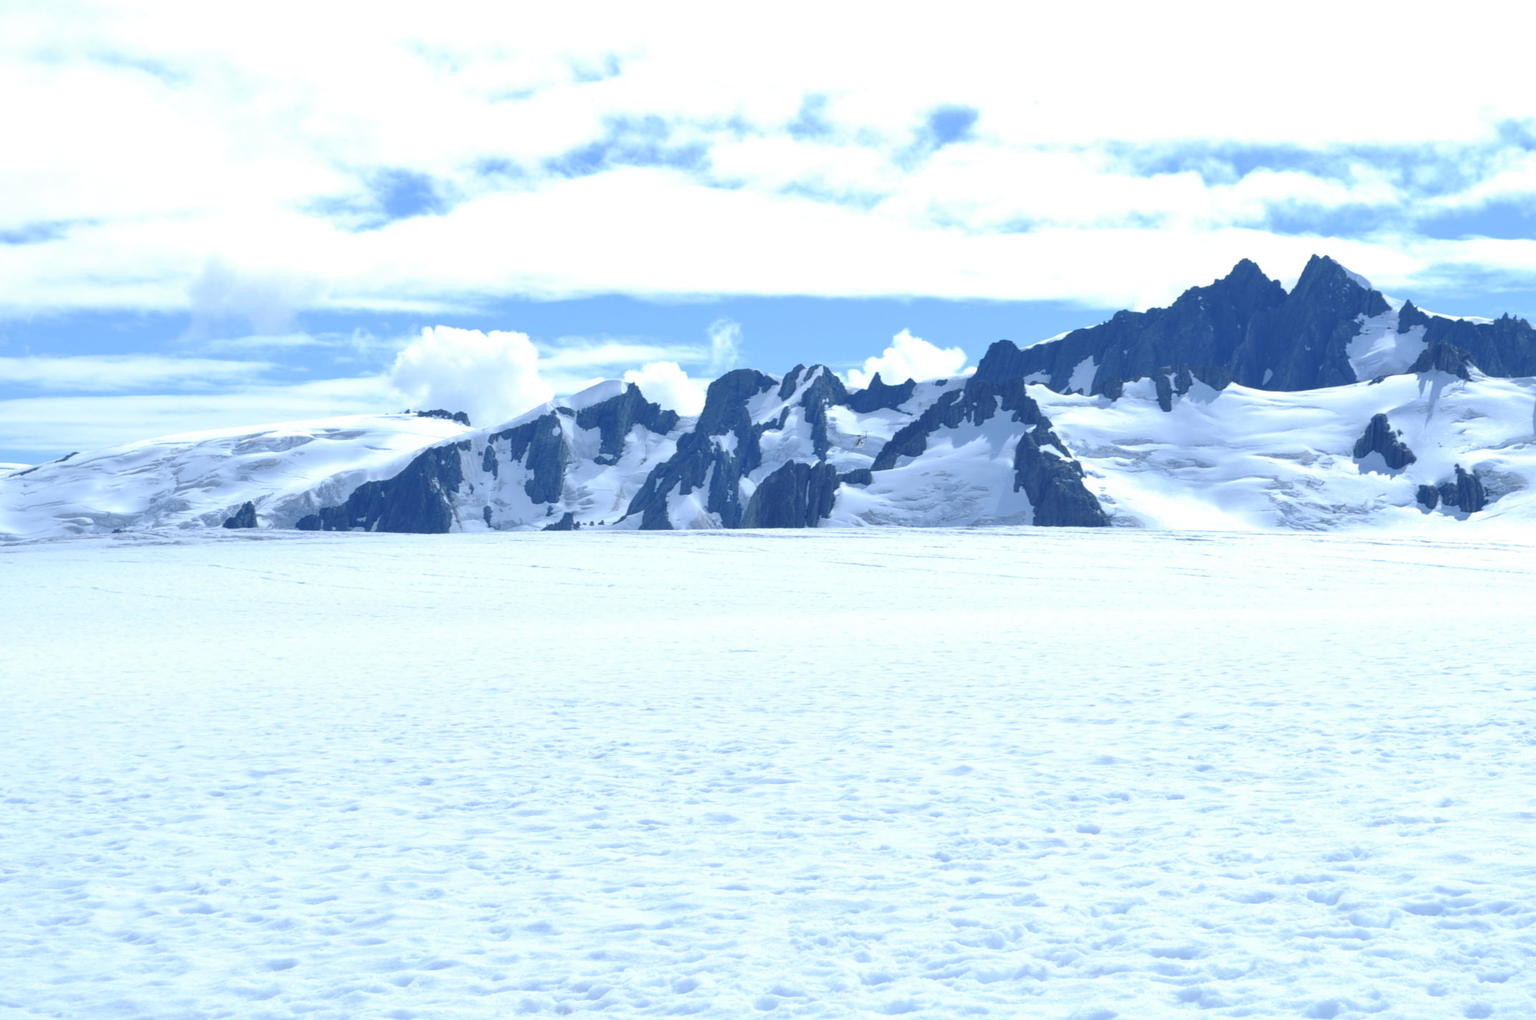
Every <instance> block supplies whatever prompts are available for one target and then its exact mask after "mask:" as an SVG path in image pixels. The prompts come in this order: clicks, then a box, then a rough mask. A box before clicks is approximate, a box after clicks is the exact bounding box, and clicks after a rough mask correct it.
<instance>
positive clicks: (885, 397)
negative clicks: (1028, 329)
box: [848, 341, 1011, 414]
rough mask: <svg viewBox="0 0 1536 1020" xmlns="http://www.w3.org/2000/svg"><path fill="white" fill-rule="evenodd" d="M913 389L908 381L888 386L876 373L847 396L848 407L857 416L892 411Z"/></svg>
mask: <svg viewBox="0 0 1536 1020" xmlns="http://www.w3.org/2000/svg"><path fill="white" fill-rule="evenodd" d="M1004 342H1005V343H1006V341H1004ZM1010 346H1011V345H1010ZM915 389H917V382H916V380H913V379H908V380H907V381H906V382H904V383H902V384H901V385H899V386H888V385H886V383H885V382H883V381H882V380H881V379H880V373H879V372H876V373H875V374H874V376H873V377H872V378H871V379H870V380H869V385H868V386H866V387H864V388H863V389H862V390H858V391H856V392H854V393H850V394H849V395H848V406H849V407H850V408H852V409H853V410H854V411H857V412H858V413H859V414H868V413H869V412H870V411H878V410H880V409H881V408H893V409H894V408H897V407H900V406H901V405H902V404H905V403H906V402H907V401H908V400H911V399H912V391H913V390H915Z"/></svg>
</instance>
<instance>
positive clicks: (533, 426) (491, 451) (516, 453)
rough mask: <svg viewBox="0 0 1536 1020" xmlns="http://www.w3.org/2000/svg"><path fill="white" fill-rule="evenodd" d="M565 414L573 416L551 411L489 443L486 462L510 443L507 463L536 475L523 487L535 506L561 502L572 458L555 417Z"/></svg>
mask: <svg viewBox="0 0 1536 1020" xmlns="http://www.w3.org/2000/svg"><path fill="white" fill-rule="evenodd" d="M630 388H631V389H633V388H634V387H630ZM637 392H638V391H637ZM619 399H623V398H622V397H620V398H619ZM610 403H611V401H610ZM599 406H602V405H599ZM651 406H652V407H654V406H655V405H654V404H652V405H651ZM561 413H564V414H567V415H569V414H571V412H570V411H567V410H565V409H564V408H562V409H560V410H558V411H551V412H550V413H549V414H545V415H540V416H539V417H537V418H535V419H533V420H532V421H529V422H524V423H523V424H521V425H517V426H514V427H513V428H509V429H504V430H503V431H501V432H496V433H493V434H492V435H491V436H490V437H488V439H487V442H486V448H485V449H486V452H485V459H486V460H493V459H495V453H496V452H497V451H496V450H495V447H496V444H497V443H506V455H507V459H508V460H516V461H522V463H523V466H525V467H527V468H528V469H529V471H531V472H532V476H531V477H530V478H529V479H528V481H526V482H524V483H523V490H524V491H525V492H527V493H528V498H529V499H531V500H533V501H534V502H535V503H553V502H554V501H555V500H557V499H559V498H560V490H561V487H562V486H563V485H564V482H565V466H566V463H567V461H568V459H569V457H568V455H567V453H566V448H565V436H564V434H563V433H562V432H561V430H560V422H559V421H558V420H557V419H556V417H555V415H557V414H561ZM628 431H629V430H628V429H625V430H624V432H628ZM623 435H624V433H619V436H620V444H621V446H620V449H622V441H623ZM604 438H605V439H606V438H607V437H606V436H605V437H604ZM490 470H491V472H492V473H493V474H495V473H496V468H495V467H494V465H493V466H492V467H491V469H490Z"/></svg>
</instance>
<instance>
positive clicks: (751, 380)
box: [696, 368, 778, 436]
mask: <svg viewBox="0 0 1536 1020" xmlns="http://www.w3.org/2000/svg"><path fill="white" fill-rule="evenodd" d="M777 382H778V380H777V379H775V378H773V376H771V375H764V374H763V373H761V372H759V371H757V370H756V369H751V368H738V369H736V370H735V371H731V372H727V373H725V374H724V375H722V376H721V377H720V378H718V379H716V380H715V381H714V382H712V383H710V384H709V389H708V390H706V391H705V393H704V410H703V411H702V412H700V414H699V423H698V425H697V427H696V431H697V432H699V433H700V434H701V435H706V436H717V435H722V434H724V433H726V432H729V431H731V429H732V428H734V427H735V426H736V425H737V424H738V423H746V424H750V420H749V418H748V415H747V408H746V404H747V401H749V400H751V399H752V398H753V397H755V396H757V395H758V394H759V393H765V392H767V391H768V390H771V389H773V387H774V385H775V384H776V383H777Z"/></svg>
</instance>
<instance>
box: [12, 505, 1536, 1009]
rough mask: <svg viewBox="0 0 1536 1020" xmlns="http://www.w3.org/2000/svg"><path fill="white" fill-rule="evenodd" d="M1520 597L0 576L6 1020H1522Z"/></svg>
mask: <svg viewBox="0 0 1536 1020" xmlns="http://www.w3.org/2000/svg"><path fill="white" fill-rule="evenodd" d="M1532 563H1536V547H1533V546H1532V545H1531V544H1530V543H1499V542H1494V541H1490V540H1488V539H1487V538H1486V537H1483V538H1481V539H1480V540H1478V541H1469V540H1467V539H1465V538H1462V539H1460V540H1439V539H1419V540H1415V541H1411V542H1405V541H1400V540H1398V539H1397V538H1396V537H1395V536H1394V537H1392V538H1389V539H1381V538H1378V537H1376V536H1369V535H1360V534H1353V535H1338V534H1326V535H1314V534H1295V533H1290V534H1284V533H1256V534H1201V535H1192V534H1188V533H1166V532H1145V531H1134V530H1130V529H1100V530H1098V531H1094V532H1089V531H1082V530H1078V529H1040V528H1035V529H1016V528H998V529H986V530H967V531H950V530H927V531H918V530H912V529H903V528H887V529H875V528H867V529H863V530H861V531H856V532H853V531H842V532H837V533H831V532H818V531H815V530H809V531H800V532H778V533H764V532H756V533H751V532H693V533H601V532H599V533H595V534H581V535H564V534H513V535H456V536H446V537H442V538H438V539H435V540H430V541H423V540H421V539H420V538H419V537H417V536H392V535H378V534H351V535H330V534H309V535H306V534H300V533H295V532H287V533H278V532H271V531H261V532H224V531H222V530H220V529H215V530H214V531H212V532H207V531H204V532H193V531H177V532H173V533H169V534H161V535H158V536H147V535H139V534H125V535H107V536H99V537H87V538H82V539H77V540H72V541H53V542H38V543H29V544H13V545H9V546H5V547H0V576H3V577H4V578H5V583H4V584H0V621H5V622H7V623H9V624H10V625H11V628H12V629H11V630H10V631H8V632H5V633H4V636H3V637H0V696H3V697H4V699H5V705H6V726H5V739H4V740H0V821H3V823H4V824H3V828H0V846H3V848H4V849H3V852H0V960H3V973H4V981H3V982H0V1015H4V1016H6V1017H39V1018H41V1017H67V1018H71V1020H73V1018H98V1017H179V1018H180V1017H185V1018H193V1017H199V1018H200V1017H242V1018H244V1017H272V1018H279V1017H299V1016H302V1017H310V1018H315V1020H343V1018H360V1017H367V1018H374V1017H379V1018H384V1017H405V1016H414V1017H423V1018H426V1017H431V1018H437V1017H449V1018H457V1020H480V1018H486V1020H490V1018H498V1020H499V1018H504V1017H513V1016H524V1015H528V1016H539V1017H552V1016H562V1015H574V1016H594V1015H602V1016H611V1017H651V1016H657V1017H659V1016H679V1015H693V1016H702V1017H733V1018H734V1017H750V1016H758V1015H767V1016H770V1017H778V1016H792V1017H805V1018H812V1017H815V1018H828V1020H832V1018H837V1020H841V1018H848V1017H870V1016H873V1017H881V1016H891V1015H901V1016H909V1017H925V1018H936V1020H937V1018H945V1020H947V1018H954V1017H990V1018H998V1020H1018V1018H1041V1020H1068V1018H1077V1020H1084V1018H1088V1017H1096V1018H1100V1020H1103V1018H1109V1017H1114V1018H1117V1020H1144V1018H1163V1017H1182V1016H1196V1015H1200V1016H1212V1017H1224V1018H1232V1017H1248V1018H1250V1020H1252V1018H1271V1017H1274V1018H1282V1017H1283V1018H1305V1017H1314V1018H1315V1017H1332V1018H1334V1020H1366V1018H1370V1017H1375V1018H1378V1020H1379V1018H1386V1017H1392V1018H1401V1020H1431V1018H1435V1020H1438V1018H1447V1017H1448V1018H1457V1020H1459V1018H1463V1017H1492V1018H1493V1020H1500V1018H1528V1017H1529V1016H1530V1015H1531V1004H1532V1002H1536V968H1533V967H1532V966H1531V960H1532V959H1533V958H1536V868H1533V867H1532V849H1531V848H1532V846H1533V845H1536V791H1533V788H1532V784H1531V775H1532V773H1533V769H1536V743H1533V740H1532V738H1533V734H1536V698H1533V693H1536V692H1533V689H1532V685H1531V681H1530V676H1531V663H1532V662H1533V661H1536V630H1533V629H1532V628H1531V627H1530V625H1529V618H1530V609H1531V606H1533V605H1536V574H1533V572H1532V570H1531V569H1530V566H1531V564H1532ZM125 592H129V593H132V597H125V595H124V593H125ZM706 610H707V621H701V613H702V612H705V611H706ZM83 630H86V631H88V633H89V636H90V638H91V640H88V641H84V640H81V637H80V636H81V634H82V632H83ZM104 649H106V650H110V651H109V652H104V651H103V650H104Z"/></svg>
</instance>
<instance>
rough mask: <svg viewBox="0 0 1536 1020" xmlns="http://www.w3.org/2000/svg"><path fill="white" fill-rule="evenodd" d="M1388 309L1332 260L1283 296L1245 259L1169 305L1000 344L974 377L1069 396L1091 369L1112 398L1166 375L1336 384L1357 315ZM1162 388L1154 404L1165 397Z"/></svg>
mask: <svg viewBox="0 0 1536 1020" xmlns="http://www.w3.org/2000/svg"><path fill="white" fill-rule="evenodd" d="M1387 310H1388V306H1387V303H1386V299H1385V298H1383V297H1382V296H1381V294H1379V293H1378V292H1376V291H1374V290H1371V289H1370V288H1369V287H1366V286H1363V285H1362V284H1361V283H1360V282H1359V280H1358V279H1357V278H1356V277H1354V276H1352V275H1351V274H1350V273H1349V272H1348V271H1347V270H1345V269H1344V267H1343V266H1341V265H1339V264H1338V263H1337V262H1335V261H1333V260H1332V259H1330V258H1326V257H1322V256H1313V257H1312V260H1311V261H1310V262H1308V263H1307V267H1306V269H1305V270H1304V271H1303V272H1302V274H1301V278H1300V279H1299V280H1298V281H1297V282H1296V288H1295V289H1294V290H1292V291H1291V292H1290V293H1289V294H1287V293H1286V292H1285V289H1284V288H1283V287H1281V286H1280V284H1279V283H1277V282H1276V281H1274V280H1271V279H1269V278H1268V277H1266V276H1265V275H1264V274H1263V272H1261V271H1260V269H1259V267H1258V266H1256V265H1255V264H1254V263H1252V262H1250V261H1248V260H1247V259H1244V260H1243V261H1241V262H1239V263H1238V264H1237V265H1236V266H1235V267H1234V268H1233V269H1232V272H1230V273H1228V274H1227V275H1226V276H1225V277H1223V278H1222V279H1220V280H1217V281H1216V282H1215V283H1213V284H1211V285H1209V286H1206V287H1194V288H1192V289H1190V290H1187V291H1185V292H1184V293H1183V294H1182V295H1181V296H1180V297H1179V299H1178V300H1177V301H1175V302H1174V303H1173V304H1171V305H1169V306H1168V307H1167V308H1153V309H1151V310H1149V311H1146V312H1119V313H1117V314H1116V315H1115V316H1114V317H1113V318H1111V319H1110V320H1109V321H1108V322H1106V323H1103V324H1101V325H1098V326H1092V327H1089V328H1087V329H1079V330H1076V331H1074V332H1072V333H1069V334H1067V335H1066V336H1065V337H1063V338H1062V339H1060V340H1055V341H1051V342H1049V343H1043V344H1036V345H1035V346H1033V347H1026V348H1022V349H1021V348H1019V347H1016V346H1015V345H1013V344H1012V343H1009V342H1008V341H1006V340H1004V341H999V342H998V343H995V344H993V345H992V347H991V349H990V350H988V351H987V354H986V356H985V357H984V358H982V361H981V364H980V366H978V368H977V370H976V374H977V375H978V376H985V377H992V378H1006V377H1010V376H1015V375H1018V376H1025V377H1034V378H1037V379H1039V380H1040V381H1042V382H1044V383H1045V384H1046V385H1047V386H1049V387H1050V388H1051V389H1053V390H1056V391H1058V392H1066V391H1067V390H1068V389H1071V388H1073V379H1074V377H1077V378H1078V379H1079V380H1080V379H1081V375H1080V374H1079V373H1080V371H1083V369H1080V366H1087V367H1088V368H1091V369H1092V381H1091V382H1090V383H1089V384H1088V385H1087V392H1088V393H1089V394H1090V395H1098V394H1102V395H1104V396H1108V397H1112V398H1113V397H1119V396H1120V394H1121V392H1122V391H1123V389H1124V387H1125V384H1126V383H1127V382H1131V381H1132V380H1135V379H1144V378H1147V377H1152V378H1154V379H1156V378H1157V377H1158V376H1160V375H1168V374H1172V375H1175V376H1176V377H1179V378H1183V377H1186V376H1187V377H1192V378H1195V379H1200V380H1202V381H1204V382H1206V383H1208V384H1209V385H1211V386H1214V387H1216V388H1218V389H1220V388H1222V387H1224V386H1226V385H1227V384H1228V383H1231V382H1237V383H1241V384H1243V385H1244V386H1252V387H1255V388H1259V389H1271V390H1300V389H1312V388H1314V387H1318V386H1337V385H1342V384H1345V383H1352V382H1354V381H1355V375H1354V370H1353V369H1352V368H1351V367H1350V363H1349V355H1348V350H1347V348H1348V345H1349V341H1350V340H1351V339H1352V338H1353V337H1354V336H1355V334H1356V332H1358V328H1359V327H1358V322H1357V319H1358V317H1359V316H1361V315H1367V316H1370V315H1379V314H1381V313H1382V312H1385V311H1387ZM1184 388H1185V389H1186V390H1187V389H1188V386H1185V387H1184ZM1170 389H1172V387H1170ZM1159 390H1160V392H1159V397H1160V402H1162V403H1167V402H1170V401H1169V400H1168V399H1167V398H1168V397H1169V396H1170V395H1169V394H1165V393H1164V392H1162V387H1159ZM1165 409H1166V408H1165Z"/></svg>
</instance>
